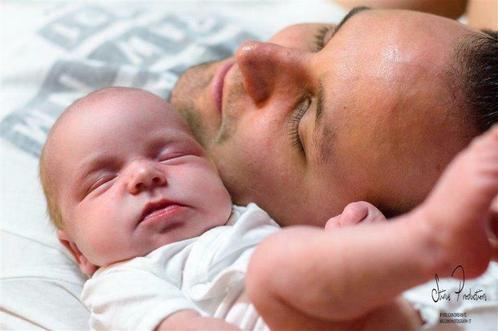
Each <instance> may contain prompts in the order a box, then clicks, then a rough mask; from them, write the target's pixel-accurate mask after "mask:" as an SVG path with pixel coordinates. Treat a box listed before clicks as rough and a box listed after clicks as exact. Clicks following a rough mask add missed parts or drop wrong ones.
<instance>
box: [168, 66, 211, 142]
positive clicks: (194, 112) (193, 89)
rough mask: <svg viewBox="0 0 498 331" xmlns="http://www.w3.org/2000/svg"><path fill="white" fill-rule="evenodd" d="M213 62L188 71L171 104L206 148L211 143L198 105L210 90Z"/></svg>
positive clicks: (174, 92) (177, 84)
mask: <svg viewBox="0 0 498 331" xmlns="http://www.w3.org/2000/svg"><path fill="white" fill-rule="evenodd" d="M213 63H214V61H213V62H206V63H201V64H198V65H195V66H193V67H191V68H189V69H187V70H186V71H185V72H184V73H183V75H181V76H180V78H179V79H178V80H177V82H176V84H175V86H174V87H173V90H172V92H171V95H170V98H169V100H168V101H169V102H170V103H171V104H172V105H173V108H174V109H175V110H176V111H177V112H179V113H180V115H181V116H182V117H183V118H184V119H185V120H186V121H187V124H188V125H189V127H190V129H191V130H192V133H193V134H194V136H195V138H196V140H197V141H198V142H199V143H200V144H201V145H202V146H203V147H205V148H206V145H207V144H208V142H209V137H208V135H207V132H206V129H205V126H204V125H203V123H202V117H201V116H200V115H199V114H200V109H199V106H201V105H199V104H198V103H199V102H200V101H199V99H200V97H201V95H202V93H203V92H204V91H205V90H206V89H207V88H208V86H209V83H210V82H211V80H212V78H213V75H214V70H213V69H212V68H211V66H212V64H213Z"/></svg>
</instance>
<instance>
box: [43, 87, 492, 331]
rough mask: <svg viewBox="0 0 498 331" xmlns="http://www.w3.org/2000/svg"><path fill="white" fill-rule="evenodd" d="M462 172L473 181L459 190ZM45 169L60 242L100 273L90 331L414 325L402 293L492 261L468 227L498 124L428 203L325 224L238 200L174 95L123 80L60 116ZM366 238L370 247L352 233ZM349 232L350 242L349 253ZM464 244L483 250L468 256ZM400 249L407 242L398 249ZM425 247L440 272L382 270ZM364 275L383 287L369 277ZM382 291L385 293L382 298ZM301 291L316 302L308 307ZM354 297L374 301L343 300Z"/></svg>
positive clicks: (87, 294) (482, 199) (348, 212)
mask: <svg viewBox="0 0 498 331" xmlns="http://www.w3.org/2000/svg"><path fill="white" fill-rule="evenodd" d="M482 169H485V170H486V171H482ZM462 170H464V171H466V173H465V175H468V176H474V177H472V178H470V179H469V180H467V181H463V182H462V183H459V185H456V184H454V183H453V180H454V179H455V178H456V177H457V176H461V175H462V173H461V171H462ZM40 178H41V181H42V186H43V190H44V193H45V197H46V200H47V205H48V211H49V215H50V217H51V220H52V221H53V223H54V224H55V226H56V227H57V228H58V232H57V233H58V237H59V240H60V241H61V242H62V244H63V245H64V246H65V247H66V248H67V249H68V250H69V251H70V252H71V254H72V255H73V256H74V258H75V259H76V261H77V263H78V265H79V267H80V269H81V270H82V272H84V273H85V274H87V275H88V276H90V278H89V279H88V280H87V282H86V283H85V285H84V288H83V292H82V300H83V302H84V303H85V304H86V305H87V307H88V309H89V311H90V315H91V317H90V327H91V329H99V330H100V329H119V330H175V329H176V330H181V329H199V330H200V329H202V330H232V329H233V330H238V329H243V330H258V329H259V330H262V329H266V328H268V327H270V328H271V329H282V330H283V329H289V327H290V326H292V327H293V328H295V329H302V328H303V327H307V328H308V329H310V328H313V329H316V328H320V329H332V328H335V329H345V330H347V329H350V328H351V327H352V326H359V325H360V324H361V325H362V326H365V328H368V327H370V326H372V325H374V324H375V323H377V324H375V325H378V324H379V323H381V324H380V325H384V324H382V323H384V322H385V321H383V320H382V317H381V318H380V319H379V316H382V314H383V313H385V311H386V309H387V310H388V311H389V312H391V314H390V318H391V319H392V318H393V316H399V318H394V319H395V320H396V321H397V324H392V323H391V324H390V325H389V323H386V324H385V327H384V328H383V329H386V330H387V329H389V327H391V328H394V327H395V328H397V329H399V327H402V328H404V329H409V328H415V327H416V326H417V324H418V323H419V320H418V318H417V315H416V314H415V313H413V311H412V310H411V308H409V307H408V308H407V307H406V304H405V303H403V302H401V301H400V300H397V299H396V297H397V295H399V293H401V291H403V290H405V289H408V288H409V287H412V286H414V285H416V284H419V283H422V282H424V281H426V280H428V278H430V277H431V276H432V275H433V273H434V272H440V273H441V275H443V276H444V274H445V272H446V270H445V268H447V267H448V266H450V265H453V264H454V263H457V262H458V263H466V269H465V270H466V271H467V270H470V272H469V271H467V272H469V273H470V274H471V276H472V275H473V276H476V275H478V274H479V273H481V272H483V271H484V269H483V268H484V267H485V266H486V265H487V261H488V260H489V254H488V255H487V260H486V259H485V256H486V254H485V253H486V252H488V253H489V247H488V246H486V244H488V242H487V238H486V237H482V236H481V237H480V238H481V239H482V240H481V242H479V241H477V243H478V244H477V245H476V244H475V240H474V241H473V242H472V243H470V242H469V240H467V242H469V244H468V245H467V246H465V241H462V240H461V238H459V237H458V236H460V237H461V236H462V235H461V231H462V230H465V229H466V228H465V227H467V228H469V227H470V228H472V229H473V231H474V232H476V231H477V232H479V231H480V230H479V229H481V230H483V229H484V224H480V223H479V224H476V222H475V220H476V219H482V218H483V216H484V215H486V213H487V211H488V210H489V205H490V204H491V201H492V199H493V197H494V196H496V194H497V192H498V128H494V129H493V130H492V131H490V133H487V134H486V135H484V136H483V137H481V138H478V140H477V142H476V143H475V144H473V147H471V148H470V149H468V150H466V151H465V152H464V153H462V154H461V156H459V157H458V158H457V159H456V161H455V162H454V164H453V165H450V167H449V169H448V170H447V171H446V172H445V175H444V176H443V178H442V179H441V180H440V182H439V184H438V185H437V186H436V189H435V190H434V193H433V194H432V196H431V197H430V198H429V199H428V201H426V202H425V203H424V204H423V205H421V206H420V207H419V208H417V209H416V210H415V211H414V212H413V213H411V214H410V215H404V216H401V217H399V219H398V220H396V221H395V222H386V220H385V218H384V217H383V216H382V214H381V213H380V212H379V211H378V210H377V209H376V208H375V207H373V206H372V205H370V204H368V203H366V202H356V203H352V204H350V205H348V206H347V207H346V208H345V209H344V211H343V213H342V214H341V215H338V216H336V217H333V218H331V219H330V220H329V221H328V223H327V226H326V228H325V229H317V228H311V227H290V228H287V229H279V227H278V225H277V224H276V223H275V222H274V221H273V220H272V219H271V218H270V217H269V216H268V215H267V214H266V213H265V212H264V211H263V210H261V209H260V208H258V206H256V205H255V204H249V205H247V206H244V207H242V206H235V205H232V203H231V200H230V196H229V194H228V192H227V190H226V189H225V187H224V186H223V183H222V181H221V179H220V177H219V176H218V172H217V170H216V168H215V166H214V163H213V162H211V161H210V160H209V158H208V157H207V156H206V154H205V152H204V150H203V149H202V147H201V146H200V145H199V144H198V143H197V141H196V140H195V138H194V137H193V135H192V134H191V132H190V129H189V128H188V126H187V124H186V123H185V122H184V121H183V119H182V118H181V117H180V115H178V114H177V113H176V112H175V111H174V110H173V109H172V108H171V107H170V105H169V104H168V103H167V102H165V101H164V100H162V99H161V98H159V97H157V96H155V95H153V94H151V93H148V92H146V91H143V90H139V89H133V88H117V87H115V88H106V89H102V90H99V91H96V92H92V93H90V94H89V95H88V96H86V97H84V98H82V99H79V100H77V101H76V102H75V103H73V104H72V105H71V106H70V107H69V108H68V109H67V110H66V111H65V112H64V113H63V114H62V115H61V116H60V117H59V119H58V120H57V122H56V123H55V124H54V126H53V127H52V129H51V131H50V133H49V136H48V138H47V142H46V144H45V146H44V148H43V152H42V155H41V158H40ZM471 180H472V181H471ZM475 180H477V181H478V185H474V184H472V185H470V184H469V183H473V182H474V181H475ZM455 189H458V190H460V191H462V192H466V194H463V195H461V196H458V197H456V201H454V202H453V204H455V210H456V211H455V212H454V215H452V219H451V222H449V221H448V220H447V219H445V218H441V217H440V214H438V212H437V210H436V208H434V206H435V205H436V204H438V203H447V202H448V201H451V199H448V196H450V197H451V194H452V193H451V192H453V191H454V190H455ZM469 190H470V193H468V191H469ZM467 193H468V194H467ZM471 193H473V194H471ZM451 198H452V199H453V197H451ZM461 210H465V213H460V211H461ZM446 223H448V224H446ZM399 224H402V226H401V227H400V226H399ZM421 224H423V225H422V226H421ZM350 225H357V226H350ZM431 227H433V228H434V229H439V228H445V229H446V231H448V235H449V236H450V238H449V239H447V240H442V239H441V240H439V239H438V240H439V241H440V242H439V241H438V240H436V241H432V240H433V239H434V238H432V237H431V234H430V231H427V229H430V228H431ZM453 228H455V230H454V231H452V229H453ZM356 229H358V230H356ZM405 229H408V232H407V230H405ZM386 231H389V233H390V235H391V236H393V235H396V234H399V237H400V238H402V239H403V240H405V241H406V242H407V243H415V242H417V241H418V242H420V244H416V245H415V246H413V247H410V250H404V249H403V247H402V246H403V245H404V243H397V242H394V243H393V242H392V240H384V239H383V236H384V234H385V233H386ZM396 231H399V233H397V232H396ZM483 231H484V230H483ZM406 233H410V236H411V237H412V238H410V239H407V238H405V237H404V236H405V235H406ZM464 233H465V235H466V234H467V233H466V232H464ZM479 233H480V232H479ZM365 235H366V236H368V237H369V238H370V239H367V238H365V240H364V242H363V244H362V243H361V241H357V242H351V240H352V239H356V238H362V236H365ZM483 235H484V236H485V234H483ZM452 236H453V237H452ZM371 238H375V240H372V239H371ZM483 238H484V239H483ZM474 239H475V238H474ZM485 239H486V242H484V241H483V240H485ZM455 240H456V241H455ZM345 241H348V242H350V243H351V245H350V249H348V250H342V249H338V248H340V247H341V243H343V242H345ZM260 244H261V245H260ZM456 244H458V245H459V247H460V248H461V247H462V245H464V246H463V247H466V248H467V249H469V250H471V252H472V253H473V254H470V256H472V257H473V259H468V261H467V260H465V259H464V261H463V262H461V261H460V260H459V258H460V257H458V258H457V257H456V256H455V254H453V251H454V247H453V246H452V245H454V246H455V247H456ZM392 245H399V246H400V249H399V251H398V252H396V253H395V254H393V252H392V251H391V250H392ZM424 245H425V246H424ZM426 248H430V249H431V251H430V252H431V254H434V255H435V256H436V257H434V258H433V259H432V258H429V259H428V257H427V256H424V258H425V260H429V261H430V262H431V263H430V268H429V264H428V266H427V268H426V269H427V275H429V270H430V276H425V274H424V275H422V274H421V272H415V273H414V275H413V276H409V277H407V278H404V279H397V278H395V277H398V273H396V272H393V273H392V275H391V276H386V277H392V279H389V278H388V279H386V278H383V279H381V281H380V280H378V279H377V278H376V271H378V270H379V268H385V269H386V270H388V271H389V270H391V269H392V268H396V269H405V270H407V271H410V270H412V267H413V266H414V263H415V262H414V261H413V260H415V261H416V262H418V260H420V261H422V259H418V258H417V255H418V254H419V253H420V257H422V254H425V253H426V252H428V251H424V249H426ZM418 249H420V251H418ZM486 249H487V250H488V251H486ZM365 252H367V253H365ZM253 253H254V254H253ZM476 254H477V255H476ZM481 255H482V256H483V257H484V259H482V258H479V259H475V256H481ZM282 258H284V259H282ZM373 258H375V261H374V260H373ZM282 260H285V263H281V261H282ZM282 262H283V261H282ZM277 264H278V265H277ZM360 265H361V267H360V268H359V266H360ZM358 268H359V269H358ZM426 269H422V271H424V272H425V271H426ZM277 270H278V272H277ZM355 270H358V271H357V272H356V271H355ZM450 271H451V270H448V272H447V273H449V272H450ZM365 272H370V273H369V275H371V276H372V277H371V278H369V284H370V285H371V284H373V285H371V286H370V285H369V286H365V283H364V281H363V280H362V277H364V275H365ZM360 276H361V277H360ZM424 277H425V278H424ZM268 280H273V281H268ZM371 287H374V288H375V290H376V292H377V297H379V298H376V299H375V300H369V295H371V294H370V292H371V289H370V288H371ZM317 289H319V290H317ZM352 289H355V290H354V291H356V292H354V293H353V294H352V293H351V292H349V293H347V291H349V290H352ZM297 292H299V293H300V294H299V295H301V297H303V296H306V299H305V300H299V302H296V300H295V296H296V293H297ZM378 293H381V295H379V294H378ZM350 297H357V298H361V297H363V298H365V299H366V300H367V303H366V304H363V305H357V307H350V309H349V310H348V309H344V307H341V306H344V305H349V303H348V300H349V301H351V298H350ZM253 304H255V306H256V308H254V305H253ZM318 306H319V308H318V309H317V307H318ZM338 307H341V308H340V309H338ZM256 309H257V310H258V312H259V314H258V313H257V312H256ZM327 312H328V313H327ZM376 312H378V314H376ZM341 314H342V315H341ZM260 315H261V316H260ZM289 323H291V324H289ZM372 323H374V324H372Z"/></svg>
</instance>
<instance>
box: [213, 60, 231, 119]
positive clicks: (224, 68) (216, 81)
mask: <svg viewBox="0 0 498 331" xmlns="http://www.w3.org/2000/svg"><path fill="white" fill-rule="evenodd" d="M234 63H235V60H233V59H229V60H227V61H225V62H224V63H222V64H221V65H220V67H219V68H218V70H216V72H215V74H214V76H213V84H212V86H211V95H212V96H213V100H214V104H215V106H216V109H217V110H218V112H220V113H221V111H222V104H223V87H224V85H225V77H226V75H227V73H228V71H229V70H230V68H231V67H232V66H233V65H234Z"/></svg>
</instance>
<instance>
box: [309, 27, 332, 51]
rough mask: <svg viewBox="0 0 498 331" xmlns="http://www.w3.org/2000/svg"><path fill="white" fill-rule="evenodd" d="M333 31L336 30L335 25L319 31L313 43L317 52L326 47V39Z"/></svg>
mask: <svg viewBox="0 0 498 331" xmlns="http://www.w3.org/2000/svg"><path fill="white" fill-rule="evenodd" d="M333 29H335V27H334V26H333V25H325V26H322V27H321V28H319V29H318V31H317V32H316V33H315V37H314V42H313V43H314V46H315V48H314V51H315V52H318V51H321V50H322V49H323V48H324V47H325V37H326V36H327V32H329V31H330V30H333Z"/></svg>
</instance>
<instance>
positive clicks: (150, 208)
mask: <svg viewBox="0 0 498 331" xmlns="http://www.w3.org/2000/svg"><path fill="white" fill-rule="evenodd" d="M184 207H185V206H184V205H181V204H178V203H176V202H174V201H169V200H159V201H155V202H149V203H147V204H146V205H145V207H144V209H143V211H142V215H141V217H140V220H139V223H142V222H153V221H155V220H165V219H168V218H171V217H173V216H174V215H176V214H177V213H178V212H180V211H181V210H182V209H183V208H184Z"/></svg>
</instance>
